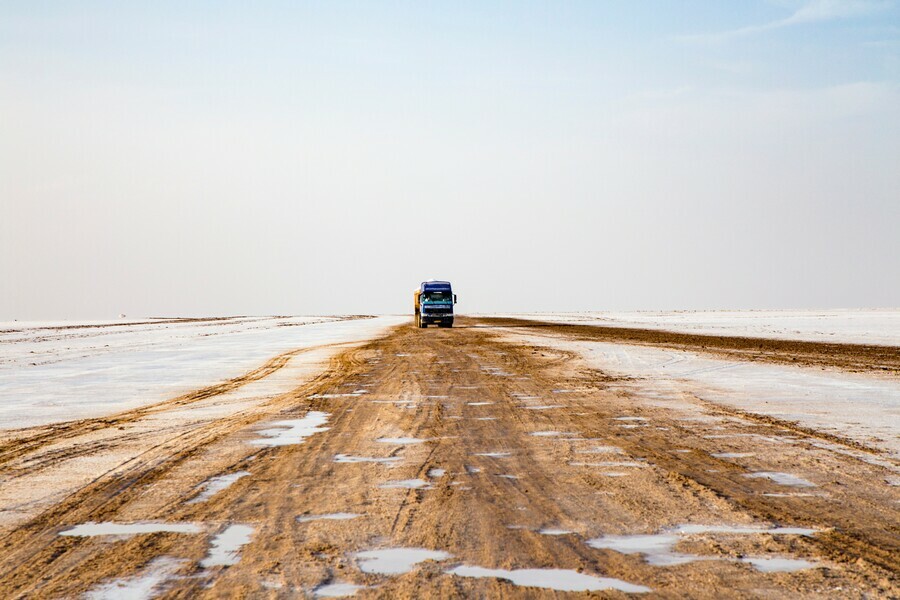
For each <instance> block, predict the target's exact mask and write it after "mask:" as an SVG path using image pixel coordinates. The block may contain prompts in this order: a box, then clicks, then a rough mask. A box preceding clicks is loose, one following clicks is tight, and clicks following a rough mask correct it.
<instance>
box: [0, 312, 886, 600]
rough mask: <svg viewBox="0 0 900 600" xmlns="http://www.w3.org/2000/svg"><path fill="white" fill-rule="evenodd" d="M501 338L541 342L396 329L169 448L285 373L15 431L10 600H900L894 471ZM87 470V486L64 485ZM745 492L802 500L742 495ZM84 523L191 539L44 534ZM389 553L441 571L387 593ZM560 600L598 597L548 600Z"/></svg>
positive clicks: (1, 563)
mask: <svg viewBox="0 0 900 600" xmlns="http://www.w3.org/2000/svg"><path fill="white" fill-rule="evenodd" d="M501 326H503V327H501ZM509 326H516V327H525V326H527V327H533V326H535V325H534V324H524V323H512V322H508V321H507V322H497V321H490V320H484V319H482V320H474V319H460V326H459V327H456V328H454V329H452V330H441V329H428V330H419V329H416V328H413V327H411V326H402V327H399V328H396V329H395V330H393V331H392V332H391V333H390V334H389V335H387V336H385V337H384V338H381V339H378V340H375V341H372V342H370V343H367V344H363V345H354V346H349V347H346V348H344V349H342V350H341V351H340V352H336V354H335V355H334V356H333V358H331V360H330V363H329V364H327V365H325V368H323V370H322V372H321V373H320V374H318V375H317V376H310V377H306V378H305V379H303V380H298V386H297V388H296V389H295V390H293V391H292V392H290V393H288V394H283V395H280V396H277V397H273V398H268V399H266V400H265V401H263V402H259V403H257V404H255V405H253V406H251V407H246V406H244V405H241V406H240V407H239V408H238V409H235V410H232V411H225V413H224V414H223V413H222V412H215V411H214V412H215V415H216V416H215V417H214V418H201V417H198V418H196V419H194V420H191V421H189V422H187V423H185V422H180V423H181V424H180V425H179V426H177V427H172V426H169V425H166V424H167V423H169V422H170V421H167V420H166V419H165V418H163V417H164V416H165V415H166V413H168V412H169V411H191V410H195V409H196V410H197V411H199V412H200V413H201V414H202V411H209V410H211V408H216V407H217V406H218V405H217V402H219V400H217V399H218V398H227V395H228V394H229V393H232V392H233V391H234V390H235V389H238V388H240V387H241V386H244V385H249V384H251V383H252V381H254V380H258V379H261V378H265V377H267V376H269V375H270V374H271V373H273V372H275V371H277V370H278V369H280V368H281V367H282V366H283V364H284V363H285V360H286V359H287V358H289V355H290V353H288V354H287V355H284V356H281V357H276V358H274V359H272V361H270V362H269V363H267V364H266V365H263V366H261V367H260V369H258V370H256V371H253V372H251V373H248V374H246V375H245V376H244V377H242V378H236V379H234V380H232V381H229V382H226V383H225V384H223V385H222V386H217V387H214V388H209V389H205V390H199V391H198V392H196V393H194V394H189V395H186V396H183V397H180V398H177V399H173V400H171V401H168V402H166V403H163V404H160V405H156V406H153V407H147V408H144V409H140V410H136V411H131V412H128V413H123V414H120V415H114V416H110V417H107V418H105V419H93V420H87V421H76V422H70V423H66V424H63V425H59V426H50V427H41V428H33V429H28V430H19V431H15V432H7V434H5V435H4V437H3V438H2V439H0V483H2V485H0V487H2V488H3V489H5V490H10V489H13V488H12V487H10V486H14V488H15V489H16V490H20V491H19V492H17V493H16V494H12V495H11V494H9V493H6V494H3V493H2V492H0V514H5V515H7V516H9V515H12V516H11V517H9V518H6V519H5V520H0V527H3V528H4V529H5V530H4V533H5V535H4V536H3V539H2V541H0V595H2V597H10V598H45V597H46V598H59V597H78V596H80V595H82V594H84V593H87V592H91V593H95V594H97V595H98V596H99V594H100V593H102V592H105V593H108V594H110V596H109V597H115V596H116V594H120V593H122V592H123V590H124V589H132V590H133V589H137V588H139V587H141V586H143V587H144V589H146V590H150V589H152V590H153V591H156V592H158V593H159V595H160V596H161V597H167V598H207V597H209V598H218V597H229V598H244V597H246V598H292V597H304V596H307V595H308V596H310V597H312V596H313V595H314V594H317V593H318V594H325V593H327V592H329V591H341V590H344V591H348V590H349V589H350V588H346V587H345V588H336V587H325V586H334V585H337V584H354V585H357V586H363V587H360V588H358V589H357V591H356V597H359V598H432V597H433V598H438V597H440V598H453V597H460V598H504V597H516V598H519V597H524V598H532V597H534V598H544V597H560V598H562V597H570V596H571V597H584V596H591V595H593V596H595V597H625V596H628V595H630V594H634V595H646V596H653V597H655V596H659V597H685V596H690V597H699V598H721V597H735V598H743V597H767V598H797V597H822V596H826V597H835V598H854V597H858V598H863V597H898V596H900V583H898V576H900V495H898V493H897V489H898V488H897V487H896V484H897V483H898V481H897V475H896V473H897V470H896V467H897V465H896V464H895V463H894V462H892V461H890V460H889V459H887V458H885V457H880V456H878V452H877V451H876V450H873V449H869V448H865V447H859V445H858V444H851V443H845V442H844V441H843V440H841V439H840V438H835V437H834V436H826V437H822V436H820V435H818V434H817V433H816V432H815V431H807V430H801V429H798V428H796V427H792V426H791V424H789V423H781V422H779V421H777V420H775V419H771V418H766V419H759V418H755V416H754V415H748V414H742V413H738V412H736V411H729V410H726V409H724V408H721V407H717V406H715V405H709V404H705V403H703V402H702V401H700V400H696V399H694V400H692V399H691V398H686V399H685V401H686V402H694V403H695V412H693V413H691V415H688V416H686V413H684V412H683V411H680V410H675V409H669V408H667V407H665V406H661V405H659V403H653V402H647V401H646V399H644V398H641V397H638V396H636V395H634V394H632V393H630V392H629V391H628V388H627V387H623V386H621V385H619V383H620V382H619V381H618V380H616V379H615V378H613V377H610V376H608V375H606V374H604V373H601V372H598V371H595V370H591V369H589V368H587V367H586V366H585V365H584V364H583V363H582V362H581V361H580V360H579V359H578V358H577V357H576V356H574V355H569V354H564V353H561V352H559V351H551V350H549V349H547V348H541V347H526V346H522V345H516V344H511V343H508V342H506V341H504V338H503V335H504V331H508V330H507V329H505V327H509ZM547 327H551V326H549V325H548V326H547ZM555 327H556V328H557V329H555V330H554V333H556V334H558V335H562V336H573V337H577V336H584V335H587V334H589V333H591V332H590V331H584V330H580V329H567V326H555ZM658 334H659V332H653V335H658ZM694 337H702V336H694ZM769 342H770V341H763V346H764V347H763V348H756V349H753V348H740V347H739V348H734V347H733V346H734V344H732V345H731V346H732V348H731V349H730V350H729V346H728V344H727V343H724V342H722V343H720V344H719V345H718V346H715V347H714V348H711V349H709V351H713V352H718V353H731V354H732V355H737V354H742V353H743V354H745V355H747V354H749V355H750V357H751V358H754V357H758V356H757V355H768V356H769V358H766V360H778V361H784V362H795V361H794V360H793V358H792V357H791V353H792V352H794V351H792V350H791V349H790V347H789V345H786V346H782V347H781V351H780V352H781V354H778V351H777V349H773V347H771V346H769V345H767V344H769ZM630 343H660V344H665V343H672V344H679V345H680V346H681V347H690V348H691V349H692V350H697V349H700V348H701V347H702V346H709V344H706V343H705V341H704V340H700V341H699V342H698V341H697V340H693V341H691V340H687V339H683V338H679V339H678V340H672V339H669V340H668V342H667V341H666V340H657V341H655V342H654V341H652V340H646V339H644V340H631V342H630ZM754 343H757V344H759V343H760V342H759V341H758V340H756V341H754ZM824 346H825V345H819V346H818V347H817V348H814V347H810V346H804V347H803V348H802V349H797V350H796V354H797V356H795V357H794V358H797V360H799V361H802V362H808V363H810V364H817V365H819V364H823V361H825V362H827V361H828V358H827V356H829V355H831V356H832V361H831V363H828V364H830V365H832V366H835V365H837V366H843V367H846V368H850V369H854V370H867V369H871V370H879V369H880V368H881V367H882V366H884V365H887V366H888V367H889V370H890V369H891V366H892V365H896V364H898V363H900V360H898V357H897V350H896V349H889V352H888V355H887V356H885V355H883V354H879V355H876V356H870V355H869V354H866V352H868V351H861V352H856V353H855V354H854V353H851V354H850V355H847V357H845V358H841V357H840V356H839V352H838V350H835V349H830V350H829V349H828V348H825V347H824ZM879 352H880V351H879ZM760 353H762V354H760ZM773 356H774V357H775V358H772V357H773ZM733 357H734V356H732V358H733ZM823 357H824V358H823ZM892 361H893V362H892ZM866 365H868V366H866ZM223 401H224V400H223ZM318 413H326V414H327V421H325V422H324V423H319V425H320V426H321V427H327V430H322V429H319V430H307V431H306V432H305V433H306V434H308V437H305V439H303V440H298V441H300V442H301V443H297V444H286V445H267V444H271V443H273V440H277V439H280V438H279V437H278V436H277V435H276V434H278V433H285V432H286V431H288V429H287V428H286V427H281V428H279V426H278V425H277V422H279V421H286V420H301V425H302V424H303V423H306V422H307V421H310V420H313V419H314V418H315V417H316V415H317V414H318ZM697 414H702V418H698V417H697V416H696V415H697ZM321 418H322V420H324V419H325V418H326V417H325V415H322V416H321ZM304 419H305V420H304ZM266 430H271V431H269V432H268V433H266ZM91 461H96V462H98V463H103V467H102V468H101V469H97V470H96V471H94V472H93V474H92V476H91V477H89V478H87V479H86V480H83V481H82V480H80V479H71V478H68V479H67V478H66V473H68V472H70V471H72V472H81V471H83V470H84V469H85V468H86V467H89V466H90V465H91V464H92V463H91ZM104 461H105V462H104ZM110 461H112V462H111V463H110ZM107 463H110V464H107ZM760 472H762V473H776V474H777V473H789V474H793V475H795V476H797V477H801V478H802V480H803V482H800V483H799V487H798V482H797V481H794V482H792V483H793V485H784V483H785V482H784V481H783V480H782V481H781V482H780V483H779V479H778V477H776V476H771V477H774V478H775V479H774V480H773V479H772V478H766V477H764V476H755V477H748V475H753V474H754V473H760ZM228 474H239V475H243V476H241V477H240V478H238V479H236V481H234V482H233V483H232V484H231V485H230V486H227V487H226V486H224V485H223V486H222V487H223V489H221V490H220V491H218V492H217V493H212V491H213V490H210V489H208V488H207V487H205V485H206V484H208V483H209V482H210V480H211V479H212V478H215V477H221V476H223V475H228ZM788 483H791V482H788ZM813 485H814V487H813ZM35 490H37V491H38V493H35ZM334 513H346V514H338V515H335V514H334ZM322 515H331V516H332V517H344V518H329V519H323V518H316V517H321V516H322ZM353 515H357V516H355V517H354V516H353ZM350 517H352V518H350ZM87 522H95V523H117V524H134V523H164V524H168V525H172V524H193V525H194V527H193V528H192V529H190V530H189V531H186V532H156V533H142V534H134V535H101V536H94V537H89V536H74V535H60V534H61V533H62V532H69V531H70V530H71V529H72V528H73V527H76V526H78V525H81V524H84V523H87ZM242 526H243V527H242ZM773 528H776V529H775V530H774V531H768V532H766V531H764V530H766V529H769V530H771V529H773ZM777 528H781V529H777ZM77 531H79V530H76V532H77ZM221 534H225V535H224V536H222V535H221ZM635 535H637V536H639V537H625V536H635ZM650 536H652V537H650ZM232 542H234V545H233V547H231V548H228V546H229V544H231V543H232ZM217 548H218V550H225V552H224V554H222V553H221V552H217ZM397 548H417V549H427V550H430V551H434V553H433V554H428V553H424V554H422V555H421V556H414V557H413V558H419V559H424V560H421V561H420V562H418V563H417V564H414V565H412V566H411V568H410V570H408V571H407V572H397V573H385V572H384V571H388V570H395V571H397V570H401V569H400V568H399V566H398V564H397V563H398V561H399V562H403V560H405V559H406V558H408V557H409V556H411V555H410V554H409V553H406V554H404V553H402V552H399V553H395V554H396V556H393V558H395V559H396V558H397V557H398V556H399V559H398V560H394V561H390V560H383V561H379V560H373V559H372V555H367V554H363V555H360V554H359V553H365V552H368V551H373V550H376V551H377V550H388V549H397ZM635 550H643V551H644V553H643V554H641V553H635V552H634V551H635ZM629 552H631V553H629ZM440 553H445V554H440ZM386 556H387V557H388V558H390V557H391V556H392V555H391V554H390V553H388V554H387V555H386ZM429 558H431V559H434V560H429ZM769 559H784V560H783V561H777V560H769ZM793 561H807V563H800V562H793ZM216 563H231V564H216ZM386 563H390V564H388V565H387V567H385V566H384V564H386ZM461 566H462V567H473V568H468V569H466V568H463V569H459V567H461ZM474 567H478V568H482V570H479V569H478V568H474ZM794 567H797V568H798V570H786V569H791V568H794ZM799 567H806V568H799ZM485 569H492V570H496V569H504V570H506V572H497V571H486V570H485ZM521 569H556V570H558V571H543V572H529V571H515V570H521ZM451 570H455V573H449V572H448V571H451ZM379 571H380V572H379ZM579 574H580V575H579ZM472 575H483V576H484V577H473V576H472ZM517 583H524V584H528V585H517ZM566 583H568V584H569V585H570V586H571V585H576V586H581V588H580V589H586V588H590V589H593V590H594V591H589V592H566V591H559V590H558V589H552V588H554V587H557V588H558V587H561V586H563V585H564V584H566ZM129 586H130V587H129ZM541 586H543V587H541Z"/></svg>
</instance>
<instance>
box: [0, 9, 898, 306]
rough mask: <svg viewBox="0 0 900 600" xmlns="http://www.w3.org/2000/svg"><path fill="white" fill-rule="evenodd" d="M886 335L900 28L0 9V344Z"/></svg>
mask: <svg viewBox="0 0 900 600" xmlns="http://www.w3.org/2000/svg"><path fill="white" fill-rule="evenodd" d="M430 278H437V279H448V280H450V281H452V282H453V284H454V291H455V292H456V293H457V294H458V296H459V305H458V310H459V311H460V312H463V313H465V312H470V313H475V312H481V313H484V312H488V313H489V312H516V311H554V310H557V311H576V310H577V311H581V310H654V309H728V308H761V309H762V308H826V307H828V308H836V307H846V308H852V307H897V306H900V1H898V0H893V1H891V0H884V1H882V0H798V1H789V0H778V1H764V0H742V1H740V2H721V1H718V0H708V1H699V0H642V1H641V2H633V1H631V0H607V1H584V2H577V1H571V2H556V1H553V2H485V1H476V2H368V1H367V2H342V1H328V2H324V1H323V2H295V1H283V2H263V1H261V2H254V3H244V2H220V1H216V2H212V1H209V2H203V1H196V2H182V1H179V2H165V1H158V2H144V3H137V2H94V1H89V0H86V1H83V2H77V3H76V2H45V1H40V0H27V1H17V0H7V1H4V2H2V3H0V282H2V283H0V321H2V320H12V319H18V320H38V319H95V318H97V319H99V318H115V317H116V316H117V315H119V314H120V313H121V314H127V315H128V316H129V317H131V316H196V315H233V314H336V313H368V314H372V313H402V312H411V311H412V291H413V290H414V289H415V287H417V285H418V283H419V282H420V281H422V280H425V279H430Z"/></svg>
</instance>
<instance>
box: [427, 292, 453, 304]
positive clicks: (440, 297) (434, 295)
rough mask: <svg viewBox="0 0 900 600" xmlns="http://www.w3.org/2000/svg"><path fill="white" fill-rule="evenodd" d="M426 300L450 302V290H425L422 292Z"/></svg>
mask: <svg viewBox="0 0 900 600" xmlns="http://www.w3.org/2000/svg"><path fill="white" fill-rule="evenodd" d="M422 298H423V299H424V301H425V302H450V301H451V297H450V292H425V293H423V294H422Z"/></svg>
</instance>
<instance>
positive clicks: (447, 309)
mask: <svg viewBox="0 0 900 600" xmlns="http://www.w3.org/2000/svg"><path fill="white" fill-rule="evenodd" d="M454 304H456V294H454V293H453V288H452V287H451V286H450V282H449V281H435V280H434V279H430V280H428V281H423V282H422V283H421V284H420V285H419V289H417V290H416V291H415V292H413V305H414V306H415V312H416V327H428V324H429V323H437V324H438V327H453V305H454Z"/></svg>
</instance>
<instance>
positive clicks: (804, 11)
mask: <svg viewBox="0 0 900 600" xmlns="http://www.w3.org/2000/svg"><path fill="white" fill-rule="evenodd" d="M891 4H892V2H890V1H888V0H809V1H808V2H807V3H806V4H804V5H803V6H801V7H800V8H798V9H797V10H795V11H794V13H793V14H791V15H789V16H787V17H785V18H784V19H779V20H777V21H770V22H769V23H763V24H762V25H748V26H746V27H739V28H737V29H728V30H725V31H718V32H713V33H699V34H692V35H681V36H676V38H675V39H676V40H678V41H682V42H724V41H728V40H730V39H734V38H738V37H744V36H748V35H754V34H757V33H763V32H766V31H772V30H775V29H783V28H785V27H791V26H794V25H802V24H806V23H818V22H822V21H836V20H840V19H850V18H853V17H860V16H865V15H869V14H872V13H876V12H879V11H883V10H886V9H888V8H890V7H891Z"/></svg>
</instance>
